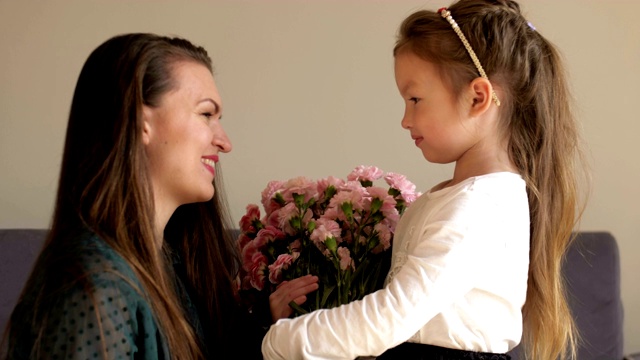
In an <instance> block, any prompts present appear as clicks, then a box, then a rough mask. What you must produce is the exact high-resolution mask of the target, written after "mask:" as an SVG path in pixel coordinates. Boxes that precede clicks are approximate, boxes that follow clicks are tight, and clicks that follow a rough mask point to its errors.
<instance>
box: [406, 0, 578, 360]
mask: <svg viewBox="0 0 640 360" xmlns="http://www.w3.org/2000/svg"><path fill="white" fill-rule="evenodd" d="M448 10H449V11H450V12H451V15H452V16H453V18H454V19H455V20H456V22H457V23H458V25H459V26H460V29H461V30H462V32H463V33H464V34H465V36H466V38H467V40H468V41H469V43H470V45H471V47H472V48H473V50H474V51H475V53H476V55H477V56H478V58H479V59H480V63H481V64H482V66H483V67H484V70H485V72H486V73H487V76H488V78H489V79H490V81H491V83H492V84H493V85H494V87H495V88H497V89H499V92H500V95H499V98H500V100H501V102H502V104H501V107H500V114H501V119H500V121H501V124H502V130H503V131H504V133H505V134H506V136H507V137H508V139H509V141H508V152H509V156H510V158H511V160H512V161H513V163H514V164H515V166H516V167H517V168H518V170H519V172H520V174H521V175H522V177H523V178H524V180H525V181H526V183H527V192H528V196H529V208H530V216H531V240H530V241H531V244H530V265H529V280H528V290H527V298H526V303H525V305H524V308H523V317H524V335H523V343H524V346H525V353H526V354H527V357H528V358H531V359H536V360H537V359H545V360H547V359H557V358H559V357H560V358H562V359H565V358H575V355H576V342H577V337H578V335H577V330H576V328H575V325H574V322H573V319H572V316H571V312H570V309H569V306H568V303H567V296H566V294H565V292H566V289H565V285H564V281H563V277H562V272H561V266H562V261H563V258H564V254H565V252H566V250H567V247H568V245H569V243H570V242H571V240H572V231H573V229H574V226H575V225H576V222H577V220H578V218H579V216H580V213H581V211H580V210H579V209H580V204H581V201H580V200H581V199H580V196H579V195H580V194H579V192H578V189H579V186H578V185H579V178H578V174H580V172H579V170H581V168H580V167H579V165H580V164H581V160H582V155H581V150H580V136H579V131H578V126H577V124H576V120H575V118H574V115H573V113H572V108H571V103H572V99H571V96H570V92H569V89H568V85H567V80H566V75H565V70H564V68H563V66H562V62H561V59H560V56H559V54H558V51H557V50H556V49H555V47H554V46H553V45H552V44H551V43H550V42H549V41H547V40H546V39H545V38H544V37H543V36H542V35H541V34H540V33H539V32H538V31H536V30H535V28H534V27H533V26H532V25H531V24H530V23H528V22H527V20H526V19H525V18H524V17H523V16H522V14H521V12H520V7H519V5H518V4H517V3H516V2H515V1H510V0H493V1H492V0H460V1H458V2H456V3H454V4H453V5H451V6H450V7H449V8H448ZM399 51H411V52H413V53H415V54H416V55H418V56H419V57H421V58H422V59H424V60H426V61H430V62H432V63H434V64H436V65H437V66H438V67H439V68H440V70H441V72H442V74H443V77H444V78H445V80H446V81H447V82H449V83H450V85H451V86H452V88H453V90H454V91H455V92H456V93H458V94H459V93H460V91H461V89H462V88H463V87H464V86H466V85H467V84H469V83H470V82H471V81H472V80H473V79H474V78H476V77H478V71H477V69H476V67H475V66H474V64H473V63H472V61H471V59H470V57H469V54H468V53H467V51H466V49H465V48H464V46H463V44H462V42H461V41H460V39H459V38H458V36H457V35H456V33H455V32H454V31H453V29H452V27H451V25H450V24H449V23H448V22H447V21H446V20H445V19H443V18H442V17H441V16H440V14H438V13H436V12H433V11H425V10H423V11H418V12H416V13H414V14H412V15H410V16H409V17H408V18H407V19H405V20H404V22H403V23H402V25H401V27H400V31H399V36H398V41H397V43H396V46H395V48H394V55H395V54H397V53H398V52H399Z"/></svg>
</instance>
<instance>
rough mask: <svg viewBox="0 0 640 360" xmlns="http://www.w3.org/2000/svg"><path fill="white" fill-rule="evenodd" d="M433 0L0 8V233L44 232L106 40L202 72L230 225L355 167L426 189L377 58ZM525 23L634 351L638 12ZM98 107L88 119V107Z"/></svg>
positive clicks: (441, 169)
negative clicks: (564, 95)
mask: <svg viewBox="0 0 640 360" xmlns="http://www.w3.org/2000/svg"><path fill="white" fill-rule="evenodd" d="M443 5H446V4H445V3H444V2H434V1H418V0H415V1H413V0H412V1H409V0H403V1H393V2H392V1H390V0H389V1H382V0H374V1H365V0H360V1H355V0H350V1H331V0H324V1H319V0H318V1H298V2H294V1H288V2H283V1H264V0H245V1H234V2H232V1H197V2H192V3H189V4H188V5H186V4H185V5H177V2H175V3H170V2H152V1H134V2H131V1H106V0H96V1H89V2H87V1H75V2H71V1H56V2H53V1H51V2H45V1H11V0H0V61H1V63H0V64H2V66H1V67H0V94H1V96H0V228H11V227H36V228H37V227H46V226H48V222H49V218H50V216H51V212H52V204H53V199H54V192H55V188H56V183H57V174H58V170H59V166H60V158H61V152H62V144H63V140H64V132H65V126H66V117H67V114H68V109H69V104H70V102H71V96H72V92H73V88H74V84H75V81H76V78H77V76H78V73H79V71H80V68H81V66H82V64H83V62H84V60H85V59H86V57H87V56H88V54H89V53H90V52H91V50H93V48H95V47H96V46H97V45H98V44H99V43H101V42H102V41H104V40H106V39H107V38H108V37H111V36H113V35H115V34H118V33H123V32H132V31H148V32H157V33H161V34H178V35H181V36H184V37H187V38H189V39H191V40H193V41H194V42H197V43H200V44H202V45H203V46H205V47H206V48H207V49H208V50H209V51H210V53H211V55H212V57H213V59H214V63H215V64H216V68H217V73H218V74H217V82H218V86H219V88H220V91H221V94H222V96H223V101H224V106H225V115H224V120H223V122H224V125H225V127H226V129H227V131H228V133H229V136H230V137H231V139H232V141H233V145H234V150H233V152H232V153H231V154H229V155H225V156H223V158H222V163H223V167H224V170H225V172H224V174H225V182H226V185H227V190H228V196H229V201H230V203H231V206H232V211H233V216H234V217H235V219H236V220H238V219H239V218H240V216H241V215H242V213H243V210H244V207H245V206H246V204H248V203H256V202H258V201H259V196H260V191H261V190H262V189H263V187H264V186H265V184H266V183H267V181H269V180H272V179H286V178H289V177H292V176H296V175H307V176H309V177H311V178H320V177H325V176H328V175H334V176H339V177H344V176H345V175H346V174H347V173H348V172H349V171H350V170H351V169H352V168H354V167H355V166H357V165H359V164H371V165H377V166H379V167H381V168H382V169H384V170H387V171H395V172H401V173H404V174H406V175H408V176H409V178H410V179H412V180H413V181H414V182H416V183H417V184H418V185H419V187H420V188H422V189H427V188H429V187H430V186H432V185H434V184H435V183H436V182H437V181H439V180H442V179H444V178H446V177H447V176H448V175H449V173H450V171H451V167H450V166H437V165H432V164H427V163H426V162H425V161H424V160H423V158H422V156H421V154H420V153H419V152H418V151H416V149H415V147H414V145H413V144H412V142H411V140H410V139H409V136H408V134H407V133H406V132H405V131H403V130H402V129H401V128H400V117H401V115H402V111H403V105H402V102H401V99H400V97H399V96H398V94H397V91H396V89H395V84H394V80H393V72H392V58H391V55H390V50H391V47H392V45H393V41H394V34H395V31H396V28H397V26H398V24H399V23H400V22H401V20H402V19H403V18H404V17H405V16H406V15H408V14H409V13H410V12H411V11H412V10H414V9H416V8H418V7H420V6H426V7H429V8H437V7H440V6H443ZM523 7H524V9H525V11H526V13H527V14H528V18H529V20H530V21H531V22H532V23H534V24H535V25H536V26H537V28H538V30H539V31H540V32H541V33H543V34H544V35H546V36H547V37H548V38H550V39H551V40H552V41H554V42H555V43H556V44H557V45H558V46H559V47H560V48H561V49H562V51H563V53H564V55H565V57H566V60H567V64H568V69H569V71H570V73H571V77H572V80H573V86H574V89H575V91H574V92H575V96H576V98H577V104H578V112H579V117H580V119H581V120H582V123H583V127H584V133H585V137H586V139H587V141H588V143H589V146H590V148H589V151H590V154H591V155H590V156H591V160H592V163H593V165H592V166H593V173H594V187H593V194H592V197H591V202H590V204H589V207H588V209H587V212H586V214H585V217H584V221H583V223H582V229H583V230H608V231H611V232H612V233H613V234H614V236H616V238H617V239H618V241H619V246H620V250H621V257H622V292H623V301H624V305H625V333H626V340H625V351H626V352H632V351H640V336H638V334H640V306H639V304H640V286H638V279H637V277H638V274H639V273H640V261H638V256H639V255H640V241H639V240H640V238H639V237H638V236H639V235H638V234H640V226H639V225H638V224H639V220H640V211H639V205H638V204H639V203H640V190H639V188H640V185H639V183H640V162H639V161H638V159H637V158H635V157H634V156H637V154H638V150H637V148H636V147H632V137H634V138H637V137H638V134H639V133H640V116H639V115H638V111H637V105H638V102H639V101H640V90H639V89H640V86H639V84H640V71H639V70H638V67H639V65H640V39H639V35H638V34H640V22H638V21H637V18H636V15H637V14H638V13H640V2H637V1H635V0H628V1H623V0H609V1H602V0H563V1H550V0H547V1H542V0H523ZM96 111H100V109H96Z"/></svg>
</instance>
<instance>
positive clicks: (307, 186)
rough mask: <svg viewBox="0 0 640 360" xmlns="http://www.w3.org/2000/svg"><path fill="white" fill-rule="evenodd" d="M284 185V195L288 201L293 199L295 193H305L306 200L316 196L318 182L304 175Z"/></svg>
mask: <svg viewBox="0 0 640 360" xmlns="http://www.w3.org/2000/svg"><path fill="white" fill-rule="evenodd" d="M283 187H284V190H283V191H282V197H283V198H284V200H285V201H286V202H291V201H293V194H298V195H304V201H305V202H307V201H309V200H311V198H313V197H315V196H316V188H317V184H316V183H315V182H313V181H311V180H309V179H307V178H306V177H304V176H299V177H296V178H293V179H291V180H289V181H287V182H286V183H285V184H284V185H283Z"/></svg>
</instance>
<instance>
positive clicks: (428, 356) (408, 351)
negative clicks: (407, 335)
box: [376, 342, 511, 360]
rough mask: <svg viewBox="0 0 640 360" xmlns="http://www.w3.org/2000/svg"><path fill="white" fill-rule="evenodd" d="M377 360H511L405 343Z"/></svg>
mask: <svg viewBox="0 0 640 360" xmlns="http://www.w3.org/2000/svg"><path fill="white" fill-rule="evenodd" d="M376 359H377V360H511V356H509V355H507V354H494V353H485V352H475V351H465V350H457V349H448V348H443V347H440V346H434V345H427V344H417V343H410V342H405V343H402V344H400V345H398V346H396V347H394V348H392V349H389V350H387V351H385V352H384V353H383V354H382V355H380V356H378V357H377V358H376Z"/></svg>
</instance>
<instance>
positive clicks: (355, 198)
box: [329, 190, 363, 210]
mask: <svg viewBox="0 0 640 360" xmlns="http://www.w3.org/2000/svg"><path fill="white" fill-rule="evenodd" d="M362 198H363V196H362V193H361V192H360V191H348V190H344V191H339V192H338V193H337V194H335V195H334V196H333V197H332V198H331V201H329V207H337V208H340V207H341V206H342V204H344V203H350V204H351V206H352V209H353V210H362V209H363V207H362Z"/></svg>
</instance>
